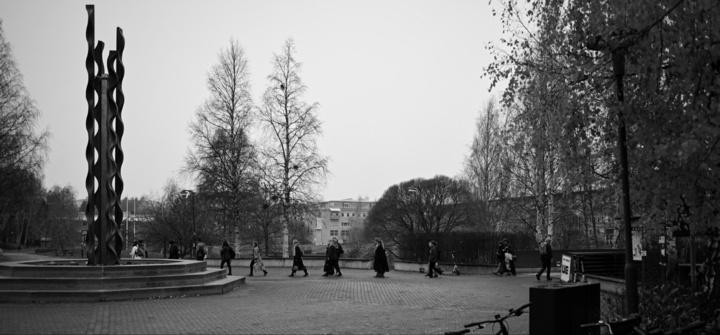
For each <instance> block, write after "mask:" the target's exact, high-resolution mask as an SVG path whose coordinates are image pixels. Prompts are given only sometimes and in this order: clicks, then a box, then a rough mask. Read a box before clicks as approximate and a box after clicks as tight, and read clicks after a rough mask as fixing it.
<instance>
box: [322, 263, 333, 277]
mask: <svg viewBox="0 0 720 335" xmlns="http://www.w3.org/2000/svg"><path fill="white" fill-rule="evenodd" d="M323 272H325V273H327V274H329V275H333V274H335V269H334V268H333V267H332V265H330V260H327V259H326V260H325V266H324V267H323Z"/></svg>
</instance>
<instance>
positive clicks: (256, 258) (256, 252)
mask: <svg viewBox="0 0 720 335" xmlns="http://www.w3.org/2000/svg"><path fill="white" fill-rule="evenodd" d="M256 267H257V269H258V270H262V272H263V276H267V274H268V272H267V271H265V265H264V264H263V262H262V258H260V247H258V243H257V242H253V258H252V261H250V274H249V275H248V276H250V277H252V276H253V270H254V269H255V268H256Z"/></svg>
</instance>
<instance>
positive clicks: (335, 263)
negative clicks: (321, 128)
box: [130, 236, 553, 281]
mask: <svg viewBox="0 0 720 335" xmlns="http://www.w3.org/2000/svg"><path fill="white" fill-rule="evenodd" d="M169 243H170V246H169V248H168V252H169V255H168V258H170V259H180V258H181V256H180V251H179V248H178V246H177V245H176V244H175V241H172V240H171V241H170V242H169ZM206 248H207V247H206V245H205V243H203V242H202V240H201V239H199V238H198V243H197V244H196V250H195V257H196V259H197V260H205V259H206V258H207V254H208V252H207V250H206ZM428 250H429V251H428V267H427V274H426V275H425V277H427V278H437V277H438V276H440V275H442V274H443V270H442V269H441V268H440V266H439V263H438V261H439V259H440V248H439V246H438V242H437V241H435V240H432V241H430V242H428ZM496 250H497V251H496V257H497V268H496V269H495V271H493V274H495V275H496V276H504V275H511V276H516V275H517V271H516V269H515V262H516V261H517V255H516V254H515V252H514V251H513V248H512V246H511V244H510V242H509V241H508V239H506V238H504V239H502V240H500V241H499V242H498V245H497V249H496ZM539 252H540V263H541V266H542V267H541V268H540V271H539V272H538V273H537V274H536V275H535V277H536V278H537V280H540V278H541V277H542V275H543V273H546V279H547V280H548V281H550V280H552V278H551V277H550V269H551V268H552V261H553V251H552V238H551V237H550V236H548V237H546V238H545V239H544V240H543V242H542V243H541V244H540V245H539ZM303 254H304V252H303V249H302V248H301V247H300V244H299V243H298V240H293V248H292V256H293V263H292V270H291V272H290V275H289V276H290V277H295V274H296V273H297V272H298V271H303V273H304V275H303V277H307V276H308V275H309V272H308V269H307V267H306V266H305V264H304V262H303ZM342 254H344V250H343V248H342V245H341V244H340V243H339V242H338V239H337V237H333V238H332V239H331V240H330V241H329V242H328V244H327V246H326V249H325V255H326V259H325V266H324V267H323V274H322V276H323V277H328V276H337V277H341V276H342V271H341V270H340V264H339V261H340V257H341V255H342ZM235 255H236V253H235V250H233V248H232V247H230V245H229V244H228V242H227V241H223V243H222V247H221V250H220V268H221V269H223V268H224V267H225V265H227V269H228V275H230V276H232V265H231V264H232V260H233V259H234V258H235ZM130 256H131V257H132V258H142V257H147V250H146V249H145V245H144V243H143V241H142V240H138V241H137V242H133V247H132V249H131V251H130ZM372 269H373V270H374V271H375V277H376V278H385V273H387V272H389V271H390V266H389V263H388V257H387V250H386V249H385V245H384V244H383V242H382V240H381V239H380V238H375V250H374V253H373V258H372ZM256 272H257V273H259V272H262V273H263V276H267V274H268V271H267V270H266V269H265V265H264V263H263V260H262V256H261V254H260V248H259V247H258V243H257V242H253V246H252V260H251V261H250V274H249V275H248V276H250V277H252V276H254V274H255V273H256ZM421 272H424V269H423V268H421Z"/></svg>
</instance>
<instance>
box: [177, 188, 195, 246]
mask: <svg viewBox="0 0 720 335" xmlns="http://www.w3.org/2000/svg"><path fill="white" fill-rule="evenodd" d="M180 195H181V196H183V197H184V198H185V199H187V198H190V201H191V204H190V206H191V210H192V223H193V245H192V257H195V241H196V239H197V230H196V228H195V191H192V190H182V192H180Z"/></svg>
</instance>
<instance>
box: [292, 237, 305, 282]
mask: <svg viewBox="0 0 720 335" xmlns="http://www.w3.org/2000/svg"><path fill="white" fill-rule="evenodd" d="M302 255H303V252H302V249H301V248H300V244H299V243H298V241H297V240H293V267H292V273H290V276H289V277H295V272H297V271H299V270H303V271H305V275H304V276H303V277H307V276H308V271H307V268H306V267H305V264H303V259H302Z"/></svg>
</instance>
